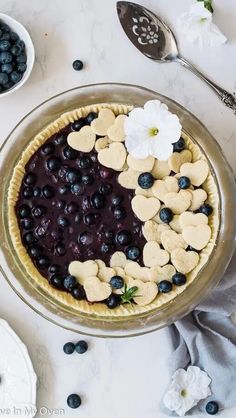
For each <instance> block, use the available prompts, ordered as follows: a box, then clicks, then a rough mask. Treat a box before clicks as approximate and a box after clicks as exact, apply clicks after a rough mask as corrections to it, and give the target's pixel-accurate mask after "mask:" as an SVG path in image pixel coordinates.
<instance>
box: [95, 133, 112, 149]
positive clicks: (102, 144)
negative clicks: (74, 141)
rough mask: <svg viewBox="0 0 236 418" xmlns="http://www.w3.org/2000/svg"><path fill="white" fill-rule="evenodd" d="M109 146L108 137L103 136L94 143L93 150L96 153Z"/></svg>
mask: <svg viewBox="0 0 236 418" xmlns="http://www.w3.org/2000/svg"><path fill="white" fill-rule="evenodd" d="M109 144H110V141H109V138H108V136H103V137H102V138H98V139H97V141H96V142H95V150H96V151H97V152H99V151H101V150H102V149H104V148H107V147H108V146H109Z"/></svg>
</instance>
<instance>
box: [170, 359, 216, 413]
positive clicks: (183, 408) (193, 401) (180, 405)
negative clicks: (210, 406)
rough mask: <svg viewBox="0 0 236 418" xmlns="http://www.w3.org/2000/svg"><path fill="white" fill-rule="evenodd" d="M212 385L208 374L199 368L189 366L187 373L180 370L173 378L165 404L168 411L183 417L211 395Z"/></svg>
mask: <svg viewBox="0 0 236 418" xmlns="http://www.w3.org/2000/svg"><path fill="white" fill-rule="evenodd" d="M210 383H211V379H210V377H209V376H208V374H207V373H206V372H204V371H203V370H201V369H200V368H199V367H196V366H189V367H188V369H187V370H186V371H185V370H184V369H179V370H177V371H176V372H175V373H174V375H173V376H172V382H171V384H170V387H169V389H168V391H167V392H166V394H165V396H164V399H163V402H164V404H165V406H166V407H167V408H168V409H170V410H171V411H175V412H176V414H178V415H179V416H180V417H183V416H184V415H185V414H186V412H187V411H189V410H190V409H191V408H193V406H195V405H197V403H198V402H199V401H200V400H201V399H205V398H207V397H208V396H209V395H211V390H210V388H209V385H210Z"/></svg>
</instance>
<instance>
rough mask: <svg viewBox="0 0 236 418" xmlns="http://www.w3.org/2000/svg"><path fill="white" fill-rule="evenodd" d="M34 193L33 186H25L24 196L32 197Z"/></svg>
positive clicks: (26, 197)
mask: <svg viewBox="0 0 236 418" xmlns="http://www.w3.org/2000/svg"><path fill="white" fill-rule="evenodd" d="M33 193H34V190H33V187H31V186H28V187H24V189H23V196H24V198H25V199H30V198H31V197H33Z"/></svg>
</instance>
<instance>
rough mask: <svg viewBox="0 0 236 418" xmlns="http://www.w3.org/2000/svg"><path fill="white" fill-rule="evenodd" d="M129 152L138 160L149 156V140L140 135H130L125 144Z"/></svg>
mask: <svg viewBox="0 0 236 418" xmlns="http://www.w3.org/2000/svg"><path fill="white" fill-rule="evenodd" d="M125 145H126V148H127V151H128V152H129V153H130V154H131V155H132V156H133V157H134V158H137V159H143V158H146V157H148V156H149V140H148V139H147V138H145V137H143V136H139V135H129V136H128V137H127V138H126V142H125Z"/></svg>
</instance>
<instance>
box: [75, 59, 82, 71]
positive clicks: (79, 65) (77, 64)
mask: <svg viewBox="0 0 236 418" xmlns="http://www.w3.org/2000/svg"><path fill="white" fill-rule="evenodd" d="M72 65H73V68H74V70H75V71H80V70H82V68H83V66H84V64H83V62H82V61H81V60H75V61H74V62H73V64H72Z"/></svg>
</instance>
